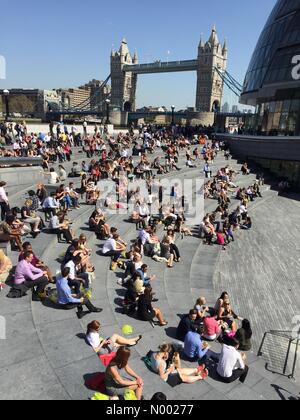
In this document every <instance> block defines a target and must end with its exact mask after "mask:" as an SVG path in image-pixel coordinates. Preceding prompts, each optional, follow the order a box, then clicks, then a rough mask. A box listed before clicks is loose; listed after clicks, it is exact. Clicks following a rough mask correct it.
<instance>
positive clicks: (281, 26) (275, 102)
mask: <svg viewBox="0 0 300 420" xmlns="http://www.w3.org/2000/svg"><path fill="white" fill-rule="evenodd" d="M299 28H300V0H278V1H277V3H276V5H275V7H274V9H273V11H272V13H271V15H270V17H269V19H268V21H267V23H266V25H265V27H264V29H263V32H262V34H261V36H260V38H259V41H258V44H257V46H256V48H255V51H254V53H253V56H252V59H251V62H250V65H249V68H248V71H247V74H246V77H245V82H244V89H243V92H242V95H241V99H240V102H241V103H243V104H247V105H252V106H256V113H255V115H247V116H246V119H245V125H244V127H243V129H242V132H243V135H242V136H238V138H239V140H242V141H236V140H237V138H234V139H232V138H227V141H228V144H229V145H230V147H231V150H232V152H233V153H234V154H235V155H237V156H239V157H241V158H246V159H248V160H250V159H252V160H254V161H256V162H257V163H258V164H259V165H261V166H262V167H263V168H266V169H268V170H269V171H270V172H272V173H274V174H276V175H278V178H279V179H281V180H282V179H288V180H289V182H290V184H291V185H292V187H293V188H294V189H295V190H297V189H298V190H300V138H299V136H300V30H299Z"/></svg>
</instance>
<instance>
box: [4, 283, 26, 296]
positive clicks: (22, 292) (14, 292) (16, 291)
mask: <svg viewBox="0 0 300 420" xmlns="http://www.w3.org/2000/svg"><path fill="white" fill-rule="evenodd" d="M27 292H28V289H27V287H26V286H24V285H22V284H20V285H16V286H13V287H12V288H11V289H10V291H9V293H8V295H7V297H8V298H9V299H20V298H21V297H23V296H26V295H27Z"/></svg>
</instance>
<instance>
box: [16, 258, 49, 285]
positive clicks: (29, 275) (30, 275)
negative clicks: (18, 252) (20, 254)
mask: <svg viewBox="0 0 300 420" xmlns="http://www.w3.org/2000/svg"><path fill="white" fill-rule="evenodd" d="M42 276H43V271H42V270H40V269H39V268H36V267H34V266H33V265H32V264H30V263H29V262H27V261H26V260H22V261H20V262H19V263H18V265H17V267H16V273H15V284H23V283H24V282H25V281H28V280H29V281H30V280H31V281H34V280H37V279H39V278H40V277H42Z"/></svg>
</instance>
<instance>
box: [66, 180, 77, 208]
mask: <svg viewBox="0 0 300 420" xmlns="http://www.w3.org/2000/svg"><path fill="white" fill-rule="evenodd" d="M65 191H66V194H68V196H69V198H70V200H71V204H72V206H73V208H74V209H80V205H79V194H78V193H77V192H76V191H75V189H74V183H73V182H70V184H69V186H68V187H66V188H65Z"/></svg>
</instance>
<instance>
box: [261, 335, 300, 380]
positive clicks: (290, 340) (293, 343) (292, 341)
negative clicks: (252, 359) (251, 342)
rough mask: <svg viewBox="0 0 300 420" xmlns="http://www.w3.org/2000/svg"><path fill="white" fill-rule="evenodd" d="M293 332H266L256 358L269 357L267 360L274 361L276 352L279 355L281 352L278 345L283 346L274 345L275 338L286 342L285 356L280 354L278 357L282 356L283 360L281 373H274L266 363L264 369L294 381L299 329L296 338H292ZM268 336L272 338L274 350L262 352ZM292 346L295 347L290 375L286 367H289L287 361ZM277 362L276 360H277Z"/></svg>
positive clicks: (299, 341) (299, 336)
mask: <svg viewBox="0 0 300 420" xmlns="http://www.w3.org/2000/svg"><path fill="white" fill-rule="evenodd" d="M293 334H294V331H274V330H271V331H268V332H266V333H265V334H264V337H263V340H262V343H261V346H260V348H259V351H258V354H257V355H258V356H259V357H264V356H267V355H268V356H269V359H272V358H273V359H275V360H276V357H277V355H276V351H277V352H278V351H279V353H280V352H281V351H282V348H280V344H283V342H281V343H278V342H277V343H276V338H280V339H284V340H286V342H287V349H286V355H283V354H280V356H282V359H284V364H283V368H282V371H283V372H278V371H274V369H273V368H270V367H269V363H266V369H267V370H269V371H271V372H272V373H277V374H280V375H283V376H286V377H288V378H289V379H295V372H296V368H297V361H298V348H299V344H300V329H299V331H298V335H297V337H295V336H293ZM268 336H272V338H274V341H275V343H274V342H273V343H272V344H273V346H274V348H271V349H269V348H267V349H266V351H264V346H265V343H266V340H267V337H268ZM292 346H295V353H294V357H293V361H292V369H291V370H292V372H291V373H287V370H288V366H289V360H290V356H291V352H292ZM277 361H278V358H277Z"/></svg>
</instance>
